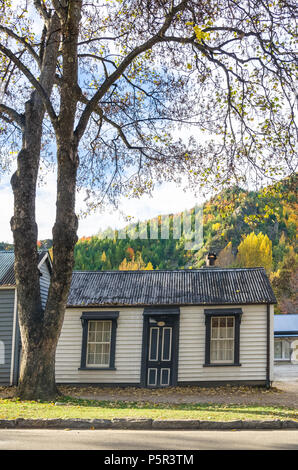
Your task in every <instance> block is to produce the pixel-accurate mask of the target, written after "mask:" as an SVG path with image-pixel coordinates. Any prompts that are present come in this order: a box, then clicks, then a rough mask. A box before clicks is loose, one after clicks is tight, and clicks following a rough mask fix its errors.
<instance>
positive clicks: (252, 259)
mask: <svg viewBox="0 0 298 470" xmlns="http://www.w3.org/2000/svg"><path fill="white" fill-rule="evenodd" d="M237 263H238V264H239V266H241V267H246V268H250V267H255V266H263V267H264V268H265V269H266V271H267V272H268V273H269V272H270V271H271V268H272V242H271V240H269V238H268V236H267V235H263V234H262V232H260V233H259V234H258V235H256V234H255V233H254V232H251V233H249V234H248V235H247V236H246V237H244V238H243V240H242V242H241V243H240V245H239V246H238V253H237Z"/></svg>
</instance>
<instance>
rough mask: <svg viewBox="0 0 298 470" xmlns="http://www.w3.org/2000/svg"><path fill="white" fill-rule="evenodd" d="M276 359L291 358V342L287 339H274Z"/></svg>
mask: <svg viewBox="0 0 298 470" xmlns="http://www.w3.org/2000/svg"><path fill="white" fill-rule="evenodd" d="M274 359H276V360H290V344H289V342H288V341H287V340H282V339H275V340H274Z"/></svg>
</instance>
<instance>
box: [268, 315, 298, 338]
mask: <svg viewBox="0 0 298 470" xmlns="http://www.w3.org/2000/svg"><path fill="white" fill-rule="evenodd" d="M285 331H287V332H296V333H298V314H296V313H289V314H281V315H274V333H275V334H278V333H282V332H285Z"/></svg>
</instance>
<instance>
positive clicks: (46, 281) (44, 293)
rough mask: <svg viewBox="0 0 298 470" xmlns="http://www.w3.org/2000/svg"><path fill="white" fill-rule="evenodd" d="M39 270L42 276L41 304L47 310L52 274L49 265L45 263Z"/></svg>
mask: <svg viewBox="0 0 298 470" xmlns="http://www.w3.org/2000/svg"><path fill="white" fill-rule="evenodd" d="M39 270H40V272H41V274H42V275H41V276H40V281H39V282H40V295H41V303H42V306H43V308H45V306H46V303H47V298H48V292H49V287H50V282H51V274H50V272H49V268H48V266H47V263H45V262H43V263H42V264H40V266H39Z"/></svg>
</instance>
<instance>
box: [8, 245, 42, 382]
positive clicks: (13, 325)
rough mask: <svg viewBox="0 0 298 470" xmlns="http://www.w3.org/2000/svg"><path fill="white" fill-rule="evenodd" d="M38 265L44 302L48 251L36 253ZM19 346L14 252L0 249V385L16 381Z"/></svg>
mask: <svg viewBox="0 0 298 470" xmlns="http://www.w3.org/2000/svg"><path fill="white" fill-rule="evenodd" d="M38 267H39V271H40V287H41V299H42V303H43V305H45V303H46V299H47V295H48V288H49V283H50V273H51V260H50V257H49V254H48V252H47V251H42V252H40V253H39V265H38ZM20 350H21V342H20V330H19V326H18V309H17V290H16V282H15V275H14V253H13V252H12V251H0V385H15V384H16V383H17V381H18V374H19V359H20Z"/></svg>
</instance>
